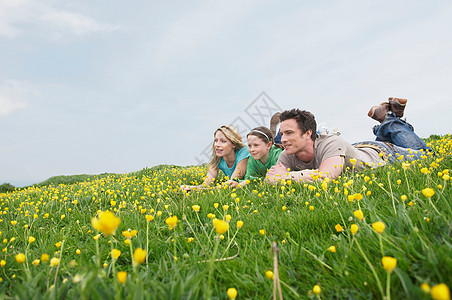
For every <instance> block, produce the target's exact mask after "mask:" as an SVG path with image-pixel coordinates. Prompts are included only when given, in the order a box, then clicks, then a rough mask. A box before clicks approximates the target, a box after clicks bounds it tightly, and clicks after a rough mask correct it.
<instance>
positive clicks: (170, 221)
mask: <svg viewBox="0 0 452 300" xmlns="http://www.w3.org/2000/svg"><path fill="white" fill-rule="evenodd" d="M165 223H166V224H167V225H168V226H169V229H170V230H172V229H173V228H174V227H176V225H177V216H176V215H174V216H172V217H169V218H167V219H166V220H165Z"/></svg>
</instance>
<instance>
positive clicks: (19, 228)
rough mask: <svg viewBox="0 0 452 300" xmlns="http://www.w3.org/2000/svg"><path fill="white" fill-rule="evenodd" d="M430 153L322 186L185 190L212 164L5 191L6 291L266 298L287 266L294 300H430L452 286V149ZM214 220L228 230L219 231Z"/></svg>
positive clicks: (446, 145)
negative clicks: (273, 275) (232, 292)
mask: <svg viewBox="0 0 452 300" xmlns="http://www.w3.org/2000/svg"><path fill="white" fill-rule="evenodd" d="M429 143H430V145H431V147H432V148H434V150H435V151H436V156H426V157H424V158H423V159H421V160H418V161H413V162H408V161H404V160H400V161H399V162H397V163H395V164H392V165H387V166H385V167H382V168H379V169H375V170H366V171H364V172H360V173H356V172H354V171H353V170H350V171H349V172H346V173H344V174H343V175H342V176H341V177H340V178H338V179H335V180H330V181H328V180H327V181H317V182H314V183H311V184H304V183H302V184H299V183H293V182H291V181H285V182H281V183H280V184H278V185H275V186H272V185H267V184H263V183H261V182H254V183H251V184H250V185H247V186H246V187H245V188H243V189H237V190H236V189H229V188H212V189H209V190H201V191H197V192H190V193H184V192H182V191H181V190H180V189H179V186H180V185H182V184H199V183H200V182H202V181H203V177H204V175H205V173H206V170H207V169H206V167H205V166H202V167H196V166H192V167H176V166H159V167H157V168H151V169H143V170H141V171H138V172H134V173H130V174H122V175H120V174H104V175H103V176H98V177H90V176H88V177H86V178H85V179H83V177H79V178H74V180H72V181H70V182H67V183H66V184H62V183H63V182H62V181H61V180H60V179H61V178H60V179H58V180H57V179H55V180H54V181H53V182H52V183H51V184H42V185H40V186H32V187H28V188H25V189H21V190H15V191H12V192H8V193H0V212H1V216H0V219H1V222H0V231H1V234H0V236H1V239H2V243H3V246H2V252H1V253H0V261H1V262H0V265H1V267H0V277H1V282H0V291H1V292H2V293H3V294H4V295H5V296H7V297H12V298H23V299H25V298H26V299H29V298H30V299H31V298H36V297H38V298H61V297H69V298H82V299H83V298H85V299H88V298H101V297H103V298H108V299H111V298H118V299H119V298H126V297H131V298H145V297H146V298H150V299H182V298H189V299H199V298H206V297H209V296H211V297H212V298H222V299H226V298H227V297H228V296H227V294H226V292H227V290H228V289H229V288H232V287H233V288H235V289H237V291H238V297H240V298H247V299H250V298H252V299H268V298H270V297H272V295H273V293H274V284H273V281H272V279H268V278H267V277H268V276H267V277H266V274H267V271H275V272H276V270H275V261H277V275H278V276H277V280H278V283H279V285H275V286H278V287H279V289H280V290H281V292H282V294H283V295H284V297H285V298H288V299H292V298H293V299H295V298H299V297H301V298H309V297H311V298H314V297H320V298H358V299H361V298H362V299H368V298H383V297H385V298H389V297H392V298H393V299H400V298H413V299H414V298H418V299H419V298H420V299H422V298H429V295H428V289H427V287H433V286H436V285H438V284H441V283H442V284H445V286H446V287H450V286H451V284H452V279H451V276H450V274H452V260H451V257H452V246H451V245H452V238H451V236H452V235H451V229H452V226H451V222H450V221H451V215H452V208H451V204H450V199H451V197H452V192H451V188H450V182H451V181H450V175H451V171H450V166H452V155H451V149H452V139H451V137H450V135H447V136H444V137H440V138H435V139H431V140H429ZM88 179H89V180H88ZM77 180H80V181H77ZM222 180H223V179H221V178H219V179H218V181H219V183H221V182H222ZM106 211H110V212H112V213H113V215H114V216H115V218H119V220H120V223H119V224H118V227H117V228H116V231H115V232H112V231H109V230H107V229H108V228H109V227H108V224H107V225H106V226H107V227H102V226H99V224H97V223H92V219H93V218H94V217H96V216H98V217H99V216H100V215H99V213H100V212H106ZM357 211H360V212H361V213H355V212H357ZM175 216H177V222H174V220H175V218H174V217H175ZM169 218H171V219H169ZM215 218H216V219H218V220H225V221H226V222H228V224H229V230H227V231H225V232H224V233H218V230H217V229H216V227H215V225H214V221H213V220H215ZM98 220H104V219H102V218H100V217H99V218H98ZM105 220H110V219H109V218H106V219H105ZM238 221H240V223H237V222H238ZM102 222H103V221H102ZM105 222H107V223H108V221H105ZM215 222H216V221H215ZM241 222H243V223H241ZM376 223H377V225H374V224H376ZM222 224H223V223H222ZM242 224H243V225H242ZM381 224H383V225H384V229H382V228H383V226H382V225H381ZM93 225H95V226H94V227H93ZM217 225H218V224H217ZM352 225H354V226H356V227H353V228H354V230H353V231H352ZM106 228H107V229H106ZM356 228H358V229H357V231H356ZM220 232H221V231H220ZM273 243H276V248H277V250H278V251H276V250H275V249H276V248H272V244H273ZM138 248H140V249H143V250H140V251H139V252H137V254H135V251H136V249H138ZM112 250H115V252H112ZM118 251H120V255H119V256H117V257H116V255H118V253H119V252H118ZM143 251H144V253H145V257H143ZM112 253H114V256H115V257H113V254H112ZM275 253H277V254H276V255H277V257H276V258H277V259H275ZM18 254H23V255H24V256H25V261H23V262H22V260H21V258H22V256H19V257H18V259H16V255H18ZM43 254H47V255H48V256H49V259H48V260H46V257H45V255H44V256H43ZM383 257H391V258H395V259H396V261H397V263H396V266H395V268H393V269H391V267H388V265H385V266H384V265H383V264H382V258H383ZM143 258H144V259H143ZM52 259H53V260H52ZM385 261H391V262H393V260H385ZM120 272H125V273H121V274H120V276H119V277H118V273H120ZM209 282H210V283H209ZM314 287H315V288H314ZM441 287H444V286H441Z"/></svg>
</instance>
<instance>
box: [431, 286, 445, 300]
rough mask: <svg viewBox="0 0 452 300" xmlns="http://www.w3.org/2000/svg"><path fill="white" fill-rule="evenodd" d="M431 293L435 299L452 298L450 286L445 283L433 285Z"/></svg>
mask: <svg viewBox="0 0 452 300" xmlns="http://www.w3.org/2000/svg"><path fill="white" fill-rule="evenodd" d="M430 295H431V296H432V298H433V299H434V300H450V291H449V287H448V286H447V285H445V284H444V283H440V284H437V285H435V286H432V289H431V290H430Z"/></svg>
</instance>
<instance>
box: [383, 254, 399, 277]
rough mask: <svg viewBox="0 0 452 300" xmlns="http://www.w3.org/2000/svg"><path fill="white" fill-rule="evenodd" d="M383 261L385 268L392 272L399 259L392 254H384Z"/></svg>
mask: <svg viewBox="0 0 452 300" xmlns="http://www.w3.org/2000/svg"><path fill="white" fill-rule="evenodd" d="M381 263H382V264H383V268H384V269H385V270H386V272H388V273H392V271H393V270H394V268H395V267H396V266H397V259H396V258H394V257H391V256H384V257H383V258H382V259H381Z"/></svg>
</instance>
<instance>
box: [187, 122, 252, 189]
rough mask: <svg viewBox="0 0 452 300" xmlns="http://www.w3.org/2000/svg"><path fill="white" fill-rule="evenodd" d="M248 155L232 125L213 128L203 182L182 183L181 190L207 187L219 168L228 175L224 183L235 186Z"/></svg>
mask: <svg viewBox="0 0 452 300" xmlns="http://www.w3.org/2000/svg"><path fill="white" fill-rule="evenodd" d="M249 156H250V153H249V152H248V148H247V147H246V145H245V144H244V143H243V142H242V136H241V135H240V133H239V131H238V130H237V129H236V128H235V127H234V126H232V125H223V126H221V127H220V128H218V129H217V130H215V133H214V141H213V145H212V159H211V161H210V167H209V171H208V172H207V177H206V179H205V180H204V183H203V184H201V185H192V186H189V185H183V186H181V188H182V189H183V190H192V189H195V188H203V187H207V186H209V185H211V184H212V182H213V181H214V180H215V178H217V176H218V171H219V170H221V171H223V173H224V174H225V175H226V176H228V177H229V180H228V181H227V182H226V184H228V185H229V186H232V187H236V186H237V185H238V181H237V180H238V179H243V177H244V176H245V174H246V166H247V163H248V157H249Z"/></svg>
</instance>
